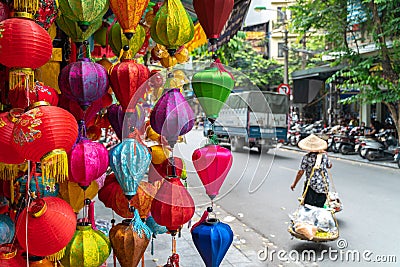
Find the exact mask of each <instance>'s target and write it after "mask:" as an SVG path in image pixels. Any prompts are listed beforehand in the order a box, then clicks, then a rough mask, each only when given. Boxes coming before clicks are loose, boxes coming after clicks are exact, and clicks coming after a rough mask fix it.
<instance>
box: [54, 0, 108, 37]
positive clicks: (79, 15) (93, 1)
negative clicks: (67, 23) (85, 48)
mask: <svg viewBox="0 0 400 267" xmlns="http://www.w3.org/2000/svg"><path fill="white" fill-rule="evenodd" d="M58 2H59V6H60V11H61V13H62V14H63V16H66V17H67V18H68V19H70V20H72V21H74V22H77V23H78V26H79V27H80V28H81V30H82V31H83V32H84V31H86V30H87V29H88V27H89V25H90V24H92V22H93V21H95V20H98V19H99V18H102V17H103V15H104V14H105V13H106V12H107V10H108V1H106V0H76V1H68V0H59V1H58Z"/></svg>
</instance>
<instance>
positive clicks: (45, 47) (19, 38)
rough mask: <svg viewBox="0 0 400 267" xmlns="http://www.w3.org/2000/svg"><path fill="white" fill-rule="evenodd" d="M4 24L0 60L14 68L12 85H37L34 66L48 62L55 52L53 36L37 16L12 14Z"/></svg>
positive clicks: (10, 76)
mask: <svg viewBox="0 0 400 267" xmlns="http://www.w3.org/2000/svg"><path fill="white" fill-rule="evenodd" d="M14 8H15V7H14ZM1 24H2V29H3V32H2V35H3V37H2V38H0V47H1V49H0V64H3V65H5V66H7V67H9V68H11V70H10V74H9V79H10V83H9V88H10V89H11V90H12V89H13V88H16V87H19V88H24V89H25V88H33V87H34V81H35V77H34V69H37V68H39V67H41V66H43V65H44V64H46V63H47V61H49V59H50V57H51V55H52V49H53V45H52V41H51V38H50V36H49V34H48V33H47V32H46V30H45V29H43V28H42V27H40V26H39V25H38V24H37V23H35V22H34V21H33V20H29V19H22V18H11V19H6V20H4V21H2V22H1Z"/></svg>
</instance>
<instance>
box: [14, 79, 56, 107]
mask: <svg viewBox="0 0 400 267" xmlns="http://www.w3.org/2000/svg"><path fill="white" fill-rule="evenodd" d="M8 98H9V100H10V103H11V105H12V106H13V107H14V108H23V109H24V108H27V107H28V106H29V104H31V103H35V102H39V101H45V102H47V103H49V104H50V105H52V106H57V104H58V95H57V92H56V90H55V89H54V88H51V87H50V86H47V85H44V84H43V83H41V82H39V81H36V82H35V86H34V87H33V88H29V90H28V95H27V92H26V90H25V88H20V87H16V88H11V90H10V91H9V92H8ZM28 100H29V101H28Z"/></svg>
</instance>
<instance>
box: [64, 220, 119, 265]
mask: <svg viewBox="0 0 400 267" xmlns="http://www.w3.org/2000/svg"><path fill="white" fill-rule="evenodd" d="M110 253H111V246H110V241H109V240H108V238H107V236H106V235H105V234H103V233H102V232H101V231H100V230H93V228H92V226H91V225H90V224H89V225H85V224H84V223H80V224H78V226H77V229H76V232H75V234H74V236H73V238H72V240H71V241H70V242H69V243H68V246H67V248H66V250H65V256H64V257H63V258H62V260H61V263H62V264H63V266H65V267H75V266H80V267H98V266H100V265H101V264H103V263H104V262H105V261H106V260H107V258H108V256H109V255H110Z"/></svg>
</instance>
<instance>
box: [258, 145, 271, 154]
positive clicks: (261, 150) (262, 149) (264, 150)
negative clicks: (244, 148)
mask: <svg viewBox="0 0 400 267" xmlns="http://www.w3.org/2000/svg"><path fill="white" fill-rule="evenodd" d="M257 151H258V153H264V154H267V153H268V151H269V147H267V146H258V147H257Z"/></svg>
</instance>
